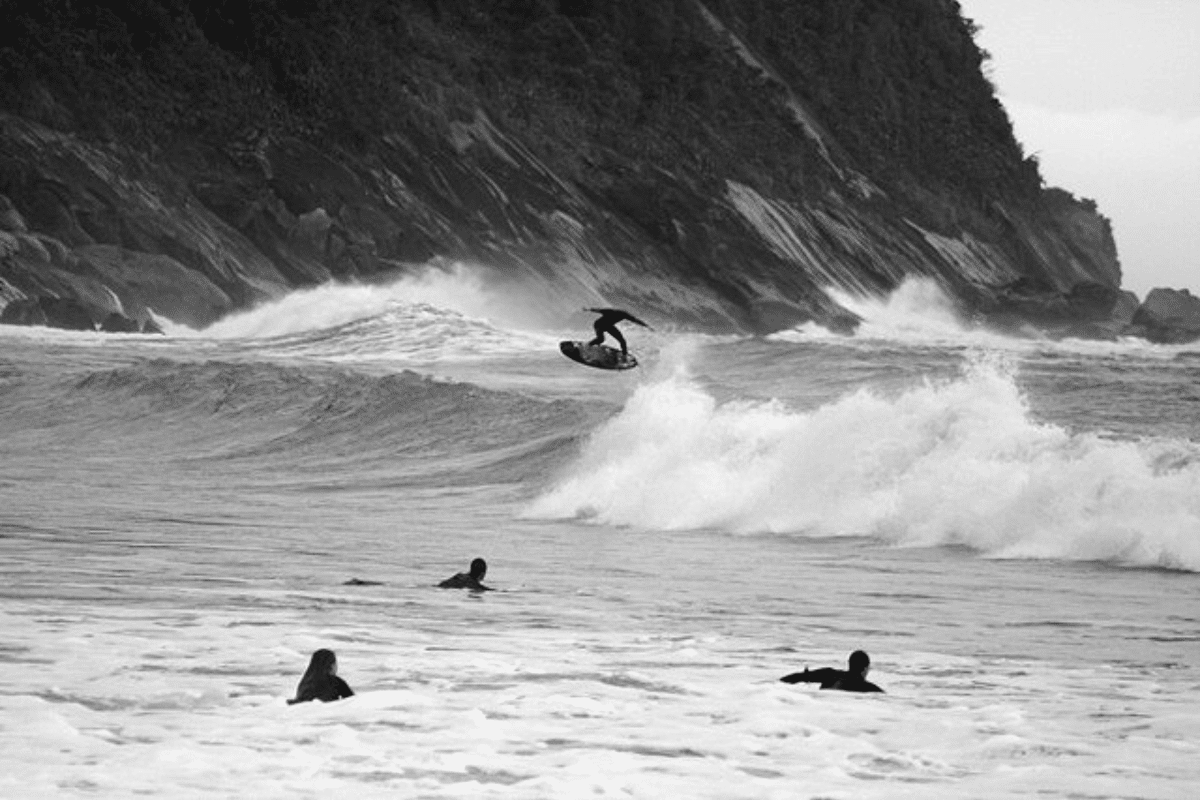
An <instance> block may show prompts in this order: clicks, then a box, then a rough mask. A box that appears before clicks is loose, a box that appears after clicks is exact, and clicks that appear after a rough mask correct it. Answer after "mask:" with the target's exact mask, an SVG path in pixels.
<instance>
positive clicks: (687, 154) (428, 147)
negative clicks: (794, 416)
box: [0, 0, 1120, 335]
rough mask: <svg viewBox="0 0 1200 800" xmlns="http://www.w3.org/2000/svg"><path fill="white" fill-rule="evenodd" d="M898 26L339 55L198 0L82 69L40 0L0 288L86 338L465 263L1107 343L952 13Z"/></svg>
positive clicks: (610, 298)
mask: <svg viewBox="0 0 1200 800" xmlns="http://www.w3.org/2000/svg"><path fill="white" fill-rule="evenodd" d="M913 2H914V3H916V4H917V6H919V8H920V13H912V14H901V13H897V12H894V11H888V10H880V11H879V12H878V13H874V12H871V13H872V16H871V17H870V18H869V19H867V18H866V17H865V16H864V15H866V14H867V13H868V12H867V10H866V8H865V7H863V8H858V7H855V8H852V9H846V8H844V7H843V5H842V4H841V3H839V2H836V1H835V0H814V1H813V2H810V3H804V4H775V5H774V6H773V7H772V8H771V9H766V8H765V7H761V4H758V3H753V2H750V0H729V1H728V2H724V3H721V4H719V5H713V4H699V3H697V4H691V3H684V4H648V5H644V4H618V5H615V6H612V7H611V8H609V9H608V10H607V11H602V7H604V4H572V9H573V10H572V12H571V13H570V14H569V15H567V16H563V15H562V14H559V13H558V12H555V11H554V10H553V8H552V6H553V5H554V4H537V3H535V4H523V5H522V9H521V10H519V11H502V10H498V9H499V8H500V7H499V6H497V5H496V4H494V3H488V2H484V0H461V2H457V3H454V4H449V6H442V5H440V4H437V3H434V4H430V5H429V6H428V7H427V6H426V5H425V4H413V5H412V6H411V7H406V11H405V12H404V13H405V14H406V15H408V16H407V17H406V19H408V23H407V24H405V25H402V26H400V27H397V28H396V29H395V30H393V31H392V34H391V35H388V36H384V37H365V38H364V36H363V35H362V33H363V32H364V31H363V29H362V27H361V26H362V25H364V24H366V25H371V24H372V23H369V22H364V20H369V19H373V18H374V17H373V15H374V14H375V13H376V12H377V11H378V10H379V9H378V8H376V7H375V6H374V5H372V4H369V3H367V2H365V0H346V2H344V3H340V4H335V5H334V6H331V7H330V8H329V9H328V10H327V11H328V13H325V12H322V14H320V15H314V14H309V13H307V12H305V13H299V12H297V16H295V17H294V18H293V17H292V16H291V15H290V14H287V15H283V16H280V15H267V14H264V15H250V16H249V17H246V18H245V19H241V21H240V22H239V23H238V24H237V25H236V26H234V27H233V28H230V27H227V25H228V24H232V23H228V20H227V17H226V15H225V13H224V12H220V13H218V12H217V11H215V10H214V8H215V7H210V5H211V4H210V3H207V2H205V1H204V0H198V2H193V3H191V4H185V6H186V9H185V10H183V11H181V12H180V13H179V14H170V15H165V16H164V15H159V16H155V17H154V19H155V22H154V25H155V26H156V27H155V29H154V32H153V35H147V36H146V37H143V38H136V42H137V44H136V45H135V44H134V39H130V40H129V41H125V40H120V41H117V40H113V41H110V42H108V43H107V45H106V46H109V47H111V48H115V50H114V51H113V52H107V51H105V52H101V51H99V50H97V51H92V50H87V49H85V50H79V49H78V47H76V43H77V42H80V41H92V40H93V39H94V36H93V35H92V31H93V29H94V20H92V18H91V17H90V16H88V14H86V13H84V12H82V11H80V10H79V8H77V7H76V6H75V5H73V4H70V3H67V2H66V1H65V0H47V3H48V5H47V8H51V9H52V11H46V12H45V13H47V14H49V13H55V14H57V15H58V16H56V17H54V18H55V19H56V20H57V22H56V25H55V26H53V27H52V28H46V27H45V26H44V25H43V24H42V23H41V22H39V21H38V20H39V19H40V18H38V17H30V16H28V15H27V14H25V13H24V12H21V13H16V12H14V14H13V15H11V19H10V20H7V22H9V23H11V25H13V26H14V30H16V29H20V30H36V31H40V32H42V33H43V34H44V36H42V35H39V36H38V37H24V38H18V39H17V40H16V41H14V43H13V45H12V48H15V49H12V52H11V53H9V54H8V55H6V56H4V57H5V58H6V59H8V61H6V63H11V64H26V63H28V64H36V65H38V66H37V68H36V69H35V68H32V67H31V68H30V69H29V71H28V74H26V75H25V78H24V79H23V80H22V81H21V82H19V83H15V84H14V87H15V88H13V90H12V91H11V92H8V93H0V193H2V194H3V196H4V197H6V198H7V199H8V200H9V201H10V202H9V203H8V205H9V206H11V211H12V214H9V215H8V216H4V217H3V220H5V221H0V264H2V273H0V274H2V275H3V278H4V279H5V280H7V281H8V282H9V284H10V285H11V286H12V287H13V288H14V289H15V290H18V291H20V292H21V293H23V294H24V295H25V296H26V297H29V298H33V297H58V298H72V299H73V300H74V301H75V302H76V303H78V304H79V305H80V306H81V307H83V308H85V309H86V310H87V311H88V313H89V315H90V316H91V317H92V318H93V319H97V320H105V319H108V318H109V316H110V315H112V314H120V315H122V316H124V317H125V318H127V319H130V320H133V321H135V322H138V323H140V324H142V325H145V324H146V323H147V322H148V320H149V319H150V311H151V309H153V311H154V313H156V314H160V315H162V316H163V317H165V318H168V319H171V320H173V321H175V322H179V323H182V324H185V325H188V326H191V327H203V326H205V325H208V324H210V323H211V322H212V321H213V320H214V319H216V318H218V317H220V316H221V315H223V314H226V313H229V312H230V311H232V310H235V309H242V308H246V307H249V306H252V305H254V304H257V303H260V302H263V301H266V300H270V299H272V298H275V297H278V296H280V295H281V294H283V293H284V292H286V291H289V290H291V289H293V288H296V287H302V286H310V285H314V284H318V283H322V282H326V281H330V280H370V281H378V280H388V279H393V278H399V277H400V276H402V275H404V274H406V273H407V272H408V271H410V270H412V269H413V268H414V266H415V265H417V266H420V267H425V266H437V265H444V264H448V263H454V262H459V261H462V262H469V263H470V264H472V265H478V266H479V267H480V268H481V269H486V270H491V271H494V272H496V273H499V277H500V278H501V279H503V280H505V281H513V282H519V283H528V284H532V285H535V286H537V287H538V288H539V289H546V290H549V292H550V294H551V295H552V296H555V297H558V298H561V299H562V300H563V301H564V302H563V305H564V306H570V307H575V306H578V305H584V304H592V305H594V304H598V303H604V304H613V305H627V306H631V307H637V308H647V309H656V310H658V311H659V313H661V314H663V315H664V316H670V317H671V318H672V319H673V320H675V321H677V322H678V324H681V325H684V326H688V327H697V328H702V329H705V330H709V331H712V332H735V331H740V332H751V333H756V334H767V333H771V332H774V331H776V330H779V329H781V328H788V327H793V326H795V325H797V324H800V323H803V322H807V321H812V322H815V323H817V324H820V325H823V326H824V327H827V328H829V329H831V330H838V331H850V330H853V328H854V327H855V325H856V324H857V319H856V318H855V316H854V315H853V314H852V313H850V312H849V311H847V310H846V309H844V308H842V307H841V306H840V305H839V303H838V301H837V298H838V297H842V296H845V295H852V296H862V297H872V296H874V297H879V296H883V295H886V294H887V293H889V292H891V291H893V290H894V289H896V287H898V286H899V285H900V284H902V283H904V282H905V281H906V280H909V279H921V280H931V281H933V282H934V283H936V284H937V285H938V286H939V287H940V288H941V290H943V291H944V292H946V293H947V294H949V295H951V296H952V298H953V299H954V301H955V302H956V303H957V304H958V305H959V306H960V310H961V311H962V312H963V313H964V314H966V315H969V316H971V317H973V318H976V319H979V320H982V321H984V322H986V323H988V324H991V325H993V326H996V327H1001V328H1005V327H1008V328H1013V329H1021V328H1025V327H1028V326H1029V325H1030V324H1033V325H1035V326H1038V327H1039V328H1040V329H1042V330H1043V331H1048V332H1051V333H1054V332H1062V331H1067V330H1070V329H1071V327H1072V326H1076V329H1077V330H1089V331H1092V332H1093V333H1096V334H1097V335H1100V334H1103V335H1108V334H1109V332H1110V331H1111V330H1112V329H1113V328H1114V327H1115V326H1116V324H1115V323H1114V322H1113V318H1112V314H1113V313H1114V311H1113V310H1114V309H1115V308H1116V305H1117V300H1118V290H1119V286H1120V265H1119V262H1118V260H1117V256H1116V249H1115V244H1114V243H1113V240H1112V235H1111V227H1110V226H1109V224H1108V221H1107V220H1106V219H1104V217H1103V216H1102V215H1100V214H1099V213H1098V211H1097V209H1096V208H1095V205H1094V203H1090V201H1086V200H1078V199H1076V198H1075V197H1074V196H1073V195H1071V194H1070V193H1069V192H1065V191H1061V190H1054V189H1049V190H1044V189H1043V188H1042V182H1041V177H1040V175H1039V174H1038V170H1037V165H1036V162H1035V161H1033V160H1031V159H1025V158H1024V157H1023V155H1022V152H1021V149H1020V146H1019V145H1018V144H1017V142H1016V141H1015V139H1014V137H1013V136H1012V130H1011V126H1010V124H1009V122H1008V120H1007V118H1006V117H1005V116H1004V114H1003V111H1002V109H1001V107H1000V105H999V103H998V102H996V100H995V98H994V96H993V90H992V87H991V86H990V84H989V83H988V82H987V80H986V78H985V76H984V75H983V74H982V72H981V71H980V68H979V67H980V63H981V59H982V57H983V56H982V53H981V52H980V51H979V49H978V48H977V46H976V45H975V43H974V41H973V38H972V36H973V29H972V27H971V26H970V25H969V24H968V23H967V22H966V20H964V19H963V18H962V17H961V14H960V12H959V10H958V9H957V7H956V6H955V5H954V4H946V3H943V2H941V0H913ZM560 5H562V4H560ZM710 6H712V7H711V8H710ZM435 7H436V8H435ZM181 8H184V7H182V6H181ZM113 13H115V14H117V15H118V16H122V15H123V17H127V18H128V19H127V20H126V24H128V25H131V26H133V27H137V28H138V29H139V30H140V27H139V26H143V25H144V24H147V23H146V20H145V19H143V18H142V16H140V12H139V11H138V10H137V9H136V8H135V7H134V6H130V5H128V4H116V5H115V6H114V12H113ZM843 17H844V19H843ZM833 20H842V22H844V23H845V24H837V25H832V24H831V22H832V21H833ZM785 23H786V24H785ZM868 23H869V24H868ZM22 26H24V27H22ZM131 29H133V28H131ZM251 29H253V30H251ZM369 30H374V28H369ZM634 31H641V32H643V33H644V35H643V33H639V34H638V35H637V36H633V35H631V32H634ZM896 41H903V42H906V46H905V48H895V47H893V46H892V43H894V42H896ZM348 43H354V44H348ZM362 47H365V48H367V50H369V52H367V50H361V48H362ZM64 48H70V52H72V53H74V54H75V57H74V58H73V59H70V60H63V59H61V58H59V57H58V53H59V52H60V51H64ZM10 49H11V48H10ZM285 53H286V54H290V55H289V56H288V57H286V58H285V57H283V54H285ZM314 53H321V54H322V56H321V58H320V59H319V60H317V61H314V60H313V58H314V56H313V54H314ZM795 53H801V54H803V56H795V55H794V54H795ZM868 54H869V55H870V57H869V58H868V57H867V55H868ZM683 63H686V64H687V65H688V66H687V68H686V69H678V70H677V71H673V70H676V67H677V66H678V65H680V64H683ZM263 64H270V65H272V67H271V69H261V68H259V66H258V65H263ZM464 64H471V65H472V66H471V68H470V69H466V70H464V69H463V67H462V65H464ZM930 64H936V68H933V67H930V66H929V65H930ZM365 65H370V67H369V69H367V68H365ZM514 65H520V66H519V67H517V66H514ZM364 70H365V71H364ZM84 87H86V89H85V88H84ZM131 87H137V88H136V90H134V89H132V88H131ZM867 87H869V89H870V90H869V91H865V90H864V89H865V88H867ZM877 97H886V98H888V101H887V102H886V103H883V104H882V105H881V104H880V103H879V102H877V100H876V99H874V98H877ZM881 109H882V110H881ZM884 112H886V113H884ZM2 205H3V204H0V206H2ZM3 208H7V206H4V207H3ZM3 208H0V216H3V214H4V211H3ZM6 237H7V238H6ZM19 237H25V238H19ZM14 313H15V312H14Z"/></svg>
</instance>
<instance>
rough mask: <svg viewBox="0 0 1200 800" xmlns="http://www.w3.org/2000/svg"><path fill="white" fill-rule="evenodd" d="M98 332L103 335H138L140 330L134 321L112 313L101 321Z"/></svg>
mask: <svg viewBox="0 0 1200 800" xmlns="http://www.w3.org/2000/svg"><path fill="white" fill-rule="evenodd" d="M100 330H101V331H103V332H104V333H138V332H140V331H141V328H140V327H139V326H138V324H137V322H136V321H135V320H132V319H130V318H129V317H127V316H125V315H124V314H118V313H117V312H115V311H114V312H112V313H111V314H109V315H108V316H107V317H105V318H104V320H103V321H101V323H100Z"/></svg>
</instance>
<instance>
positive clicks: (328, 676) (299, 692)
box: [288, 648, 354, 706]
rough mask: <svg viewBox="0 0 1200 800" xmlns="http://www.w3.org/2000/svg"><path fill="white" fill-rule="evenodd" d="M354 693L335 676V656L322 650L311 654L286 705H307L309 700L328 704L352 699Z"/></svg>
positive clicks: (328, 651) (330, 651)
mask: <svg viewBox="0 0 1200 800" xmlns="http://www.w3.org/2000/svg"><path fill="white" fill-rule="evenodd" d="M353 696H354V691H353V690H352V689H351V688H350V686H349V685H348V684H347V683H346V682H345V681H344V680H342V679H341V678H339V677H338V674H337V656H335V655H334V654H333V651H332V650H325V649H324V648H322V649H321V650H318V651H317V652H315V653H313V654H312V660H311V661H309V662H308V669H307V670H305V672H304V677H303V678H301V679H300V685H299V686H297V687H296V696H295V697H293V698H292V699H291V700H288V705H289V706H290V705H292V704H294V703H307V702H308V701H310V700H320V701H321V702H323V703H328V702H331V701H333V700H341V699H342V698H343V697H353Z"/></svg>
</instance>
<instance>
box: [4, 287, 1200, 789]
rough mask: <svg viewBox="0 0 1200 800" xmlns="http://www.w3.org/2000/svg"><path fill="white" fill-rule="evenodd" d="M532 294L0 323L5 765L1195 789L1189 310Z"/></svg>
mask: <svg viewBox="0 0 1200 800" xmlns="http://www.w3.org/2000/svg"><path fill="white" fill-rule="evenodd" d="M536 297H537V296H536V295H535V294H534V293H530V294H523V293H522V292H521V290H520V287H513V286H507V287H494V286H489V285H488V284H487V282H486V281H485V280H483V279H481V278H480V277H479V275H478V274H474V273H471V272H470V271H468V270H459V271H457V272H453V273H444V274H443V273H431V274H430V275H428V276H426V277H424V278H422V279H411V280H406V281H402V282H399V283H397V284H394V285H391V286H329V287H322V288H320V289H315V290H311V291H306V292H300V293H297V294H295V295H292V296H290V297H287V298H284V299H283V300H281V301H279V302H278V303H274V304H271V305H268V306H264V307H262V308H259V309H256V310H254V311H252V312H248V313H246V314H242V315H239V316H237V317H233V318H229V319H227V320H225V321H223V322H221V323H219V324H218V325H215V326H213V327H212V328H210V329H208V330H206V331H199V332H197V331H189V330H187V329H184V328H179V327H174V326H168V328H169V335H168V336H165V337H139V336H121V335H101V334H96V335H88V334H77V333H67V332H61V331H50V330H44V329H25V328H9V327H3V328H0V554H2V555H3V559H2V560H0V578H2V580H0V598H2V601H0V632H2V634H3V635H2V636H0V796H4V797H13V798H26V797H29V798H37V797H133V796H159V797H170V798H189V797H255V798H271V797H280V798H304V797H312V798H317V797H321V798H324V797H356V798H372V797H381V798H382V797H387V798H394V797H413V798H463V797H471V798H476V797H478V798H584V797H587V798H594V797H621V798H627V797H633V798H661V797H687V798H846V799H847V800H849V799H850V798H856V799H857V798H902V797H914V798H968V797H970V798H1008V797H1012V798H1026V797H1031V796H1038V797H1044V798H1190V797H1194V796H1195V792H1196V787H1197V786H1198V785H1200V348H1193V349H1189V348H1186V347H1182V348H1181V347H1174V348H1169V347H1156V346H1151V345H1147V344H1145V343H1138V342H1134V341H1128V342H1119V343H1096V342H1071V341H1067V342H1058V343H1051V342H1039V341H1017V340H1012V339H1004V338H1000V337H997V336H994V335H991V334H988V333H986V332H982V331H974V330H969V329H966V328H964V327H963V326H962V325H961V324H960V323H959V322H958V321H956V320H955V319H954V316H953V313H952V312H951V311H950V310H949V306H948V304H946V303H945V301H944V300H943V299H942V298H941V297H940V296H939V295H938V294H937V292H936V290H934V289H932V288H931V287H929V286H927V285H920V284H912V285H906V286H904V287H902V288H901V289H900V290H899V291H898V292H897V293H896V295H894V296H893V297H892V298H890V299H889V300H888V301H886V302H880V301H863V300H860V299H855V298H851V297H846V298H843V302H845V303H846V304H847V305H851V306H853V307H854V308H855V309H856V310H857V311H858V312H859V313H860V314H862V315H863V316H864V318H865V319H866V322H865V324H864V325H863V327H862V329H861V330H860V331H859V333H858V334H857V335H856V336H854V337H842V336H835V335H832V334H829V333H826V332H824V331H822V330H820V329H818V328H813V327H807V328H801V329H798V330H795V331H790V332H786V333H782V334H777V335H775V336H772V337H769V338H767V339H749V338H736V337H724V338H714V337H704V336H698V335H694V334H686V333H680V332H676V331H674V330H673V328H672V326H671V324H670V320H669V319H664V318H654V322H655V323H656V324H655V330H654V331H645V330H642V329H637V328H634V329H632V330H630V331H629V334H628V338H629V339H630V341H631V345H632V347H633V349H634V350H635V352H637V354H638V356H639V358H640V360H641V362H642V365H643V366H642V367H641V368H639V369H637V370H632V371H630V372H628V373H607V372H602V371H597V370H589V369H587V368H584V367H581V366H578V365H576V364H574V363H572V362H570V361H567V360H566V359H564V358H562V357H561V355H559V353H558V352H557V346H556V344H557V341H558V340H559V339H561V338H577V337H580V336H583V335H584V334H586V332H587V331H588V322H587V318H586V316H583V315H580V314H578V313H576V315H575V316H570V315H568V314H562V315H556V312H555V310H554V309H552V308H548V307H547V304H546V301H545V298H544V297H542V298H540V299H535V298H536ZM583 304H584V303H583V302H582V301H581V302H579V303H578V305H583ZM643 311H646V314H645V316H647V317H653V315H652V314H651V313H650V311H651V310H644V309H637V313H639V314H640V313H641V312H643ZM476 556H482V557H484V558H486V559H487V561H488V563H489V566H490V570H489V573H488V576H487V579H486V582H487V583H489V584H490V585H491V586H493V587H494V588H495V589H496V591H493V592H490V593H486V594H482V595H472V594H469V593H466V592H461V591H446V590H439V589H436V588H434V587H435V584H436V583H437V582H438V581H440V580H441V579H443V578H445V577H447V576H449V575H450V574H453V573H454V572H457V571H460V570H463V569H465V568H466V566H467V564H468V562H469V561H470V560H471V559H472V558H474V557H476ZM353 579H358V580H359V581H364V582H371V583H368V584H365V585H364V584H353V583H348V581H352V580H353ZM320 647H328V648H331V649H333V650H335V651H336V653H337V655H338V659H339V663H340V674H341V675H342V677H344V678H345V679H346V680H347V681H348V682H349V683H350V685H351V686H352V687H353V688H354V689H355V691H356V692H357V694H356V696H355V697H353V698H351V699H348V700H344V701H340V702H337V703H330V704H321V703H309V704H303V705H298V706H288V705H287V704H286V702H285V701H286V699H287V698H288V697H290V696H291V695H292V693H293V692H294V690H295V687H296V684H297V682H298V681H299V678H300V676H301V674H302V673H303V671H304V668H305V666H306V665H307V662H308V658H309V656H310V654H311V653H312V651H313V650H315V649H317V648H320ZM860 648H861V649H864V650H866V651H868V652H869V653H870V654H871V657H872V662H873V663H872V671H871V675H870V677H871V679H872V680H873V681H874V682H876V683H878V684H879V685H881V686H882V687H883V688H884V689H885V690H886V694H884V695H870V696H868V695H852V694H843V693H838V692H822V691H819V690H817V689H816V688H815V687H813V686H806V685H796V686H790V685H786V684H782V683H780V682H779V680H778V679H779V677H780V676H782V675H784V674H787V673H789V672H793V671H796V670H798V669H801V668H803V667H805V666H811V667H819V666H842V665H844V663H845V659H846V657H847V654H848V653H849V652H850V651H852V650H854V649H860Z"/></svg>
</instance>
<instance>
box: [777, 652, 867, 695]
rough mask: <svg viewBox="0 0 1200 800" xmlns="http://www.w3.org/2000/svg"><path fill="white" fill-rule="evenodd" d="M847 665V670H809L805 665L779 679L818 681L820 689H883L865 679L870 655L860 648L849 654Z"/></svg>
mask: <svg viewBox="0 0 1200 800" xmlns="http://www.w3.org/2000/svg"><path fill="white" fill-rule="evenodd" d="M849 667H850V668H849V669H848V670H840V669H833V668H832V667H822V668H821V669H814V670H809V669H808V667H805V668H804V672H793V673H792V674H791V675H784V676H783V677H782V678H780V679H779V680H781V681H783V682H784V683H819V684H821V688H822V689H840V690H841V691H843V692H882V691H883V689H880V688H879V687H878V686H876V685H875V684H873V683H871V682H870V681H868V680H867V673H868V672H870V671H871V657H870V656H868V655H867V654H866V653H864V652H863V651H862V650H855V651H854V652H853V653H851V654H850V664H849Z"/></svg>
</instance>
